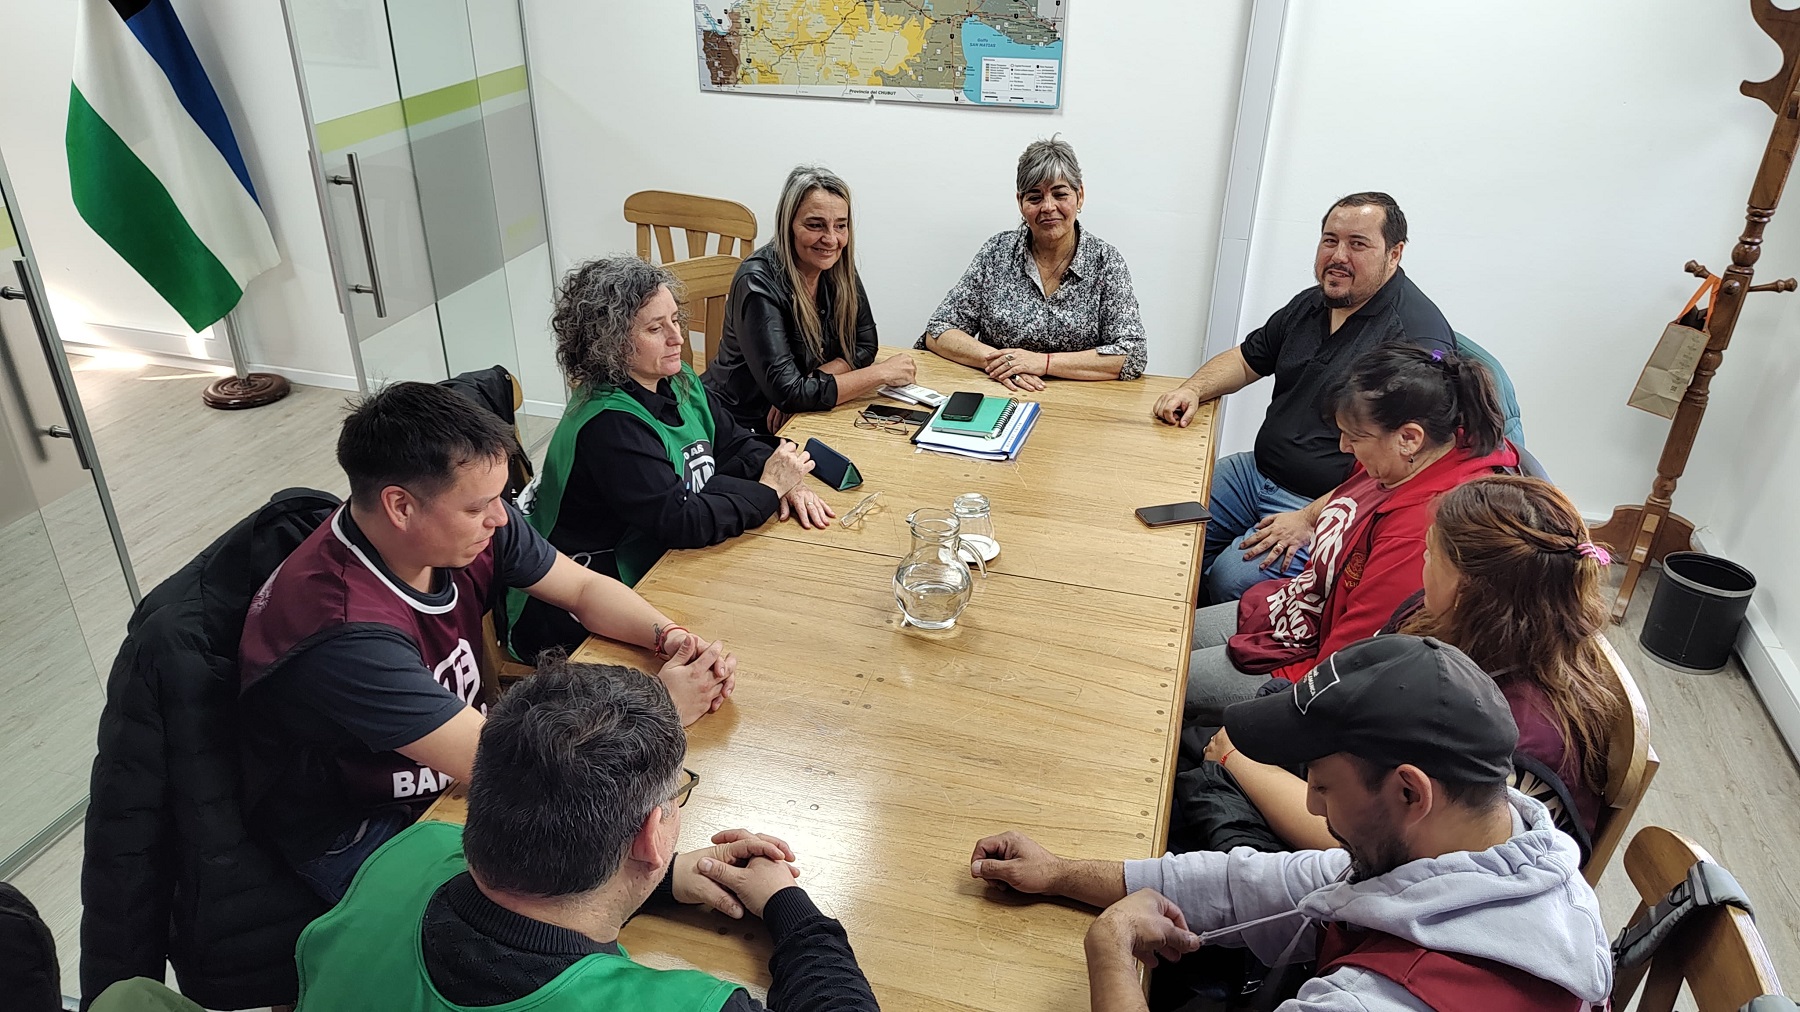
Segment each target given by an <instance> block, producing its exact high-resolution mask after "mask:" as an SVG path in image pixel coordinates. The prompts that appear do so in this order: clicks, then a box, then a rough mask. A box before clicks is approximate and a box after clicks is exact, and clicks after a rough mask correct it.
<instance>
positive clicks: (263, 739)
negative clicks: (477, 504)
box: [241, 504, 556, 863]
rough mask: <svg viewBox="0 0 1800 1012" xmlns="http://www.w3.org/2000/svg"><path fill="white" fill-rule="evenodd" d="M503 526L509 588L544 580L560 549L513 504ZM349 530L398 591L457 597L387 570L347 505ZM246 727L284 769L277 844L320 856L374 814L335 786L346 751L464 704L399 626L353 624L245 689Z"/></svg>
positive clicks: (502, 574)
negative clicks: (372, 627)
mask: <svg viewBox="0 0 1800 1012" xmlns="http://www.w3.org/2000/svg"><path fill="white" fill-rule="evenodd" d="M507 515H508V517H509V520H508V522H507V524H506V526H504V527H502V528H500V529H499V530H497V531H495V532H494V541H493V546H492V548H491V549H490V550H491V551H493V552H494V553H495V554H494V563H495V572H496V574H497V577H498V579H499V581H500V582H501V583H502V584H503V585H505V586H509V587H529V586H531V585H532V584H535V583H537V582H538V581H539V580H542V579H543V578H544V576H545V575H546V574H547V573H549V572H550V567H551V565H552V564H553V563H555V561H556V550H555V549H554V548H551V547H550V543H549V542H548V541H545V540H544V539H543V538H542V537H540V536H539V535H538V533H537V532H536V531H534V530H532V529H531V525H530V524H527V523H526V522H525V520H524V518H523V517H521V516H519V514H518V512H517V511H516V510H514V509H513V508H512V506H511V505H510V504H509V505H508V506H507ZM342 524H343V529H344V534H345V536H347V537H348V538H349V539H350V541H351V543H352V544H354V545H356V547H357V548H358V549H360V550H361V552H362V553H363V555H364V556H366V557H367V558H368V559H369V561H370V562H371V563H373V564H374V565H375V566H376V567H378V568H379V569H380V570H381V572H382V574H383V575H384V576H386V577H387V580H388V582H389V583H390V584H392V585H393V586H394V587H395V588H397V589H399V590H400V591H401V592H402V593H404V594H406V595H407V596H409V597H411V598H413V599H414V600H416V601H418V602H419V603H420V604H421V605H424V606H426V607H428V608H441V607H443V606H444V605H447V604H449V603H451V601H452V600H453V598H454V594H453V592H452V588H451V585H450V581H449V579H448V576H447V573H445V572H444V571H439V572H437V573H436V574H434V576H433V580H432V587H433V590H432V592H431V593H421V592H419V591H417V590H415V589H413V588H412V587H411V586H408V585H407V584H406V583H405V582H404V581H402V580H400V579H399V578H397V577H395V576H394V574H393V573H392V572H391V571H389V570H388V568H387V566H386V564H385V563H383V562H382V560H381V556H380V554H379V553H378V552H376V550H375V546H374V545H372V544H371V543H370V542H369V540H368V538H367V537H365V536H364V535H363V533H362V531H361V530H359V529H358V528H357V526H356V521H355V519H354V518H353V517H352V515H351V513H350V511H349V510H345V511H344V514H343V520H342ZM241 705H242V707H243V709H244V717H245V723H246V725H247V727H249V728H251V729H253V735H254V741H253V743H252V745H253V747H254V748H255V749H256V751H257V752H258V753H259V754H260V755H262V756H263V757H264V760H265V761H269V762H273V763H277V764H278V765H279V770H278V773H277V776H278V787H277V788H276V790H277V793H278V795H279V796H278V797H277V798H273V799H271V804H270V807H272V808H278V809H279V810H280V812H279V815H280V817H279V819H278V823H279V825H277V826H274V827H271V828H272V829H273V831H274V832H275V833H276V839H275V840H274V841H273V842H274V843H275V844H276V845H277V846H278V847H280V849H281V850H282V852H283V853H284V854H286V855H287V856H288V858H289V860H290V861H293V862H294V863H300V862H304V861H307V860H310V859H311V858H314V857H317V856H319V855H320V854H322V853H324V852H325V851H326V849H328V847H329V845H330V843H331V841H332V840H334V839H336V838H337V836H338V835H339V834H340V833H342V832H343V831H344V830H346V829H350V828H354V827H355V826H356V825H358V824H360V823H361V822H362V820H363V819H365V818H367V817H368V814H369V813H367V812H365V811H362V810H360V809H358V808H355V807H353V806H351V805H349V804H348V799H346V798H345V797H344V792H343V790H342V786H341V784H340V783H339V782H338V772H337V771H338V765H337V763H336V762H335V761H334V757H335V756H337V755H339V754H340V753H346V752H353V751H358V750H360V751H363V752H391V751H393V750H395V749H397V748H399V747H401V746H403V745H408V744H411V743H412V742H415V741H418V740H419V739H420V738H423V737H425V736H426V735H428V734H430V733H431V732H433V731H435V730H437V729H438V728H440V727H442V726H444V725H445V724H447V723H449V721H450V719H451V718H452V717H454V716H456V714H457V713H458V712H460V711H461V710H462V709H463V708H464V707H466V706H467V705H468V704H467V703H464V702H463V701H462V700H461V699H459V698H457V696H456V694H455V693H453V692H451V691H450V690H449V689H447V688H445V687H444V686H443V685H441V684H439V683H438V681H437V679H436V678H435V677H434V676H433V675H432V673H431V670H430V669H429V668H427V667H426V666H425V663H424V660H423V659H422V658H421V657H420V656H419V648H418V646H417V645H416V644H414V643H413V642H412V640H411V639H409V638H408V637H407V636H406V635H405V634H403V633H401V632H400V631H399V630H398V629H393V630H367V629H356V630H351V631H347V632H344V633H341V634H339V635H335V636H331V637H328V638H327V639H324V640H322V641H320V642H319V643H317V644H316V645H314V646H310V647H307V648H306V649H305V650H303V651H301V652H300V653H299V654H296V655H295V656H294V657H293V658H292V659H290V660H288V661H286V662H285V663H283V664H282V666H281V668H280V669H279V670H278V671H277V672H275V673H274V674H273V675H271V676H270V677H268V678H266V679H264V680H262V681H261V682H259V683H257V685H256V687H255V689H254V690H253V691H250V692H247V693H245V694H244V696H243V699H242V702H241Z"/></svg>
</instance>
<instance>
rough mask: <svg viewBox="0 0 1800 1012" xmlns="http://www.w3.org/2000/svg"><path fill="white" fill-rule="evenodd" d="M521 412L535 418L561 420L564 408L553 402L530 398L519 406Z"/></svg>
mask: <svg viewBox="0 0 1800 1012" xmlns="http://www.w3.org/2000/svg"><path fill="white" fill-rule="evenodd" d="M519 410H520V411H523V412H524V413H525V414H528V415H531V416H532V417H534V418H561V417H562V415H563V406H562V405H561V404H557V403H554V402H552V401H534V400H530V399H529V398H528V399H526V401H525V403H524V404H522V405H520V406H519Z"/></svg>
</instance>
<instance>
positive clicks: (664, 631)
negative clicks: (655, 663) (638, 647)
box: [651, 623, 694, 657]
mask: <svg viewBox="0 0 1800 1012" xmlns="http://www.w3.org/2000/svg"><path fill="white" fill-rule="evenodd" d="M677 629H680V630H681V631H682V632H684V633H687V634H688V635H689V636H692V635H694V634H693V633H691V632H688V629H687V626H681V625H675V624H674V623H670V624H668V625H666V626H663V627H662V628H661V629H658V630H657V631H656V644H655V645H654V646H652V647H651V649H652V650H654V651H656V656H658V657H667V656H669V654H668V651H666V650H664V649H663V647H664V646H666V645H667V644H668V642H669V634H670V633H672V632H674V631H675V630H677Z"/></svg>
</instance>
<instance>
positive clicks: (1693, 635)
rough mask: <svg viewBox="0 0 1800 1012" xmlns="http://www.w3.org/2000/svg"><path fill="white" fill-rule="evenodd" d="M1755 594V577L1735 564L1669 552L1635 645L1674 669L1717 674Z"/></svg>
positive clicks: (1698, 555) (1689, 554) (1704, 556)
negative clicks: (1714, 672) (1642, 629)
mask: <svg viewBox="0 0 1800 1012" xmlns="http://www.w3.org/2000/svg"><path fill="white" fill-rule="evenodd" d="M1755 590H1756V577H1754V576H1752V575H1751V574H1750V571H1749V570H1748V569H1745V568H1744V567H1743V566H1740V565H1738V564H1737V563H1735V562H1730V561H1727V560H1725V559H1721V558H1719V557H1717V556H1714V555H1704V554H1702V553H1700V552H1670V553H1669V555H1668V556H1667V557H1666V558H1664V559H1663V573H1662V581H1661V582H1660V583H1658V584H1657V585H1656V596H1655V597H1653V598H1651V599H1650V612H1649V614H1647V615H1645V616H1644V631H1643V633H1642V634H1641V635H1639V636H1638V645H1639V646H1641V647H1643V648H1644V652H1645V653H1648V654H1650V655H1651V656H1652V657H1655V658H1656V659H1658V660H1660V661H1662V662H1664V663H1666V664H1671V665H1674V666H1675V667H1678V668H1687V669H1688V670H1690V671H1717V670H1719V669H1720V668H1722V667H1724V666H1725V662H1726V661H1728V660H1730V659H1731V648H1732V646H1733V645H1735V644H1736V643H1737V634H1738V626H1740V625H1742V624H1743V622H1744V612H1746V611H1747V610H1749V608H1750V595H1751V594H1752V593H1754V592H1755Z"/></svg>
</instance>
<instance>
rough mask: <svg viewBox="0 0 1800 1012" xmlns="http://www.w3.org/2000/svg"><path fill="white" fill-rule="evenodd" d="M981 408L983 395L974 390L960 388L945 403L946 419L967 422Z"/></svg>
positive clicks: (947, 420)
mask: <svg viewBox="0 0 1800 1012" xmlns="http://www.w3.org/2000/svg"><path fill="white" fill-rule="evenodd" d="M979 410H981V395H980V394H978V393H976V392H975V391H973V390H958V391H957V392H955V393H953V394H951V395H950V400H949V401H948V402H947V403H946V404H945V405H944V421H946V422H966V421H968V420H970V419H972V418H974V417H975V412H977V411H979Z"/></svg>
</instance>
